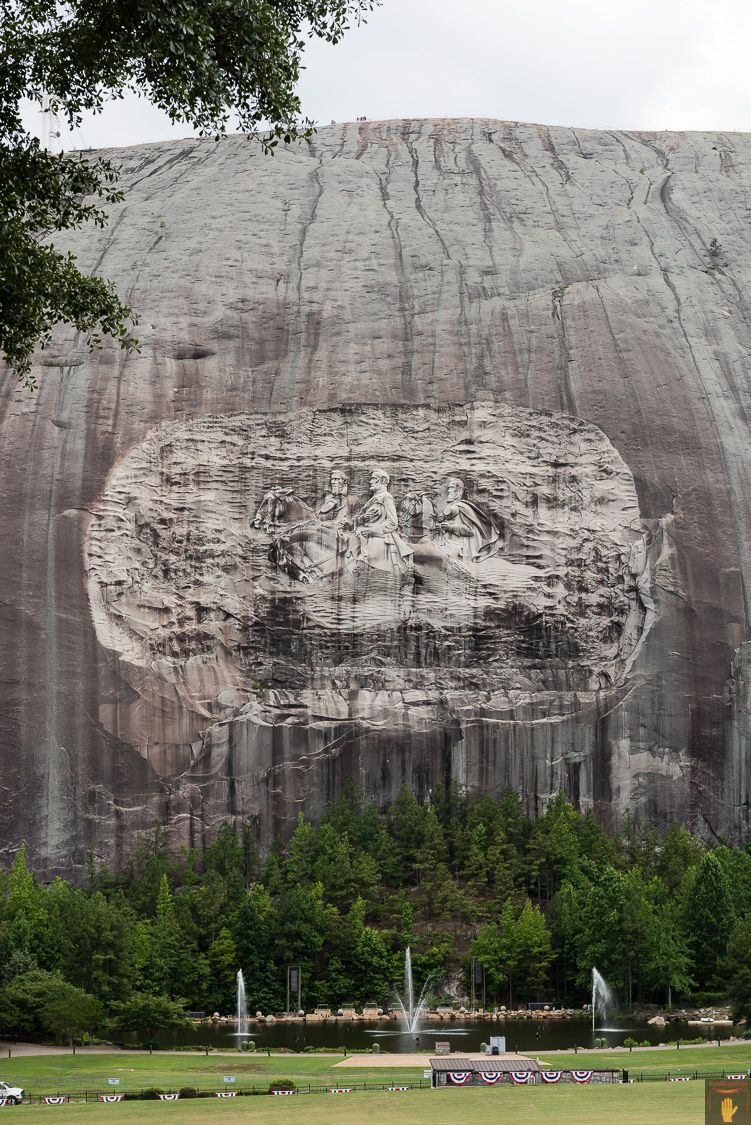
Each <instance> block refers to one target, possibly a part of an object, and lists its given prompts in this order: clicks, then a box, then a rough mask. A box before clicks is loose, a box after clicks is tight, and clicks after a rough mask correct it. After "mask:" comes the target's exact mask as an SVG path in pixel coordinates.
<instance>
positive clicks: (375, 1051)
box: [370, 1043, 381, 1055]
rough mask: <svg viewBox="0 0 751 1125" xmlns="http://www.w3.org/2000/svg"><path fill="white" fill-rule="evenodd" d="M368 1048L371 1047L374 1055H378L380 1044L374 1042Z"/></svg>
mask: <svg viewBox="0 0 751 1125" xmlns="http://www.w3.org/2000/svg"><path fill="white" fill-rule="evenodd" d="M370 1049H371V1051H372V1052H373V1054H374V1055H380V1053H381V1044H380V1043H374V1044H373V1046H372V1047H371V1048H370Z"/></svg>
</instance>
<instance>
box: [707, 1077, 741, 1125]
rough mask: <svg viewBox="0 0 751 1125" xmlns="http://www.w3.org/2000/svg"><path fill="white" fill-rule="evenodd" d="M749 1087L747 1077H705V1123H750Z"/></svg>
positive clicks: (710, 1124) (737, 1124) (713, 1124)
mask: <svg viewBox="0 0 751 1125" xmlns="http://www.w3.org/2000/svg"><path fill="white" fill-rule="evenodd" d="M750 1087H751V1082H749V1080H748V1078H742V1079H740V1081H739V1080H738V1079H735V1078H707V1079H705V1081H704V1122H705V1125H725V1123H730V1125H751V1097H750V1093H751V1091H750Z"/></svg>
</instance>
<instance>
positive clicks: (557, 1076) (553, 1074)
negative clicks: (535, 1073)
mask: <svg viewBox="0 0 751 1125" xmlns="http://www.w3.org/2000/svg"><path fill="white" fill-rule="evenodd" d="M540 1074H541V1075H542V1080H543V1082H560V1080H561V1076H562V1074H563V1071H562V1070H541V1071H540Z"/></svg>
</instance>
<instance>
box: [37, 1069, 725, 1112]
mask: <svg viewBox="0 0 751 1125" xmlns="http://www.w3.org/2000/svg"><path fill="white" fill-rule="evenodd" d="M742 1069H745V1068H739V1070H742ZM729 1073H731V1072H730V1070H729V1068H728V1067H726V1068H725V1069H724V1070H711V1069H705V1068H693V1069H690V1068H682V1069H681V1070H677V1071H676V1070H673V1071H670V1070H667V1071H662V1072H659V1073H654V1072H649V1071H643V1070H641V1071H634V1070H624V1071H622V1072H621V1077H620V1078H613V1079H605V1081H611V1082H612V1081H615V1082H619V1081H623V1082H682V1081H687V1080H689V1079H691V1080H701V1079H704V1078H727V1077H728V1075H729ZM734 1073H735V1074H737V1073H738V1071H735V1072H734ZM744 1077H745V1076H744ZM601 1081H602V1079H601ZM185 1085H187V1083H183V1084H181V1085H171V1086H160V1087H157V1088H156V1089H157V1090H158V1091H159V1093H163V1094H178V1093H179V1092H180V1090H181V1089H182V1088H184V1086H185ZM501 1085H502V1086H503V1087H504V1088H505V1089H508V1083H505V1082H504V1083H500V1082H499V1083H498V1086H501ZM535 1085H538V1084H537V1083H535ZM228 1086H229V1083H228V1084H227V1085H224V1084H223V1085H222V1086H219V1087H216V1088H213V1089H207V1088H203V1089H201V1088H197V1087H196V1088H195V1089H196V1092H195V1093H194V1094H193V1093H191V1094H187V1095H185V1094H184V1095H181V1097H183V1098H185V1100H188V1099H191V1098H215V1097H216V1096H217V1094H233V1095H235V1096H236V1097H264V1096H273V1086H272V1087H269V1085H268V1084H266V1085H263V1086H257V1085H245V1084H243V1085H240V1084H239V1083H238V1084H237V1087H236V1088H235V1089H229V1088H228ZM279 1088H280V1089H283V1083H282V1082H281V1081H280V1083H279ZM430 1088H431V1079H430V1078H421V1079H419V1080H415V1079H406V1080H405V1079H392V1080H388V1079H379V1080H378V1081H376V1080H375V1079H370V1080H365V1081H360V1082H347V1081H344V1082H341V1083H340V1084H339V1085H337V1084H335V1083H334V1082H327V1083H312V1082H311V1083H296V1084H295V1089H294V1090H293V1091H291V1092H292V1093H294V1094H296V1095H300V1094H328V1093H331V1092H332V1091H338V1092H348V1093H350V1092H351V1093H354V1092H355V1091H368V1090H370V1091H373V1092H377V1091H384V1090H390V1091H394V1092H395V1093H396V1092H398V1091H402V1090H429V1089H430ZM442 1088H445V1087H442ZM449 1088H451V1087H449ZM472 1088H473V1089H476V1087H474V1086H473V1087H472ZM492 1088H493V1087H489V1086H486V1087H485V1089H492ZM515 1088H516V1089H521V1087H515ZM108 1095H109V1096H112V1095H116V1096H117V1095H120V1096H121V1097H122V1100H123V1101H149V1100H156V1099H157V1093H156V1091H155V1088H154V1087H153V1086H152V1087H142V1088H140V1089H135V1088H133V1087H129V1088H127V1089H124V1090H117V1089H114V1090H113V1089H111V1088H110V1089H109V1091H108V1093H103V1091H102V1089H101V1087H100V1088H99V1089H97V1090H63V1089H58V1090H55V1091H53V1090H47V1091H39V1092H36V1091H35V1092H34V1093H30V1092H27V1093H26V1095H25V1097H24V1102H25V1103H27V1104H30V1105H40V1104H43V1103H44V1099H45V1098H52V1097H55V1098H64V1099H65V1101H66V1102H100V1101H101V1100H102V1097H103V1096H104V1097H107V1096H108Z"/></svg>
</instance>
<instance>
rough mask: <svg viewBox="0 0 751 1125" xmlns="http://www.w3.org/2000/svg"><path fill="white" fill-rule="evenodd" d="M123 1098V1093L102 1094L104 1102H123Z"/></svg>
mask: <svg viewBox="0 0 751 1125" xmlns="http://www.w3.org/2000/svg"><path fill="white" fill-rule="evenodd" d="M122 1100H123V1096H122V1094H102V1101H103V1102H121V1101H122Z"/></svg>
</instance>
